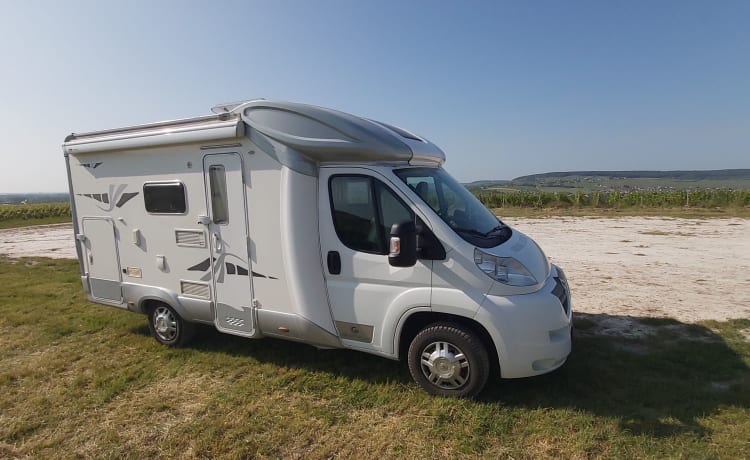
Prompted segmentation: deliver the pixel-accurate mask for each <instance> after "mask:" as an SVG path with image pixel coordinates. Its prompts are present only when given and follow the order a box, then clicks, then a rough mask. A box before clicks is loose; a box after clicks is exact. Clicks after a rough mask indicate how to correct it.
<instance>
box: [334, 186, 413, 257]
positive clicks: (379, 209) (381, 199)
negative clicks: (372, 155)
mask: <svg viewBox="0 0 750 460" xmlns="http://www.w3.org/2000/svg"><path fill="white" fill-rule="evenodd" d="M329 191H330V194H331V211H332V215H333V225H334V227H335V229H336V234H337V235H338V237H339V240H341V242H342V243H344V245H345V246H346V247H348V248H350V249H354V250H355V251H361V252H369V253H373V254H387V253H388V239H389V238H390V232H391V226H392V225H393V224H397V223H402V222H405V221H412V222H413V221H414V213H413V212H412V210H411V209H409V207H408V206H406V205H405V204H404V203H403V202H402V201H401V199H400V198H398V197H397V196H396V195H395V194H394V193H393V191H391V189H390V188H388V186H386V185H385V184H383V183H382V182H380V181H379V180H376V179H374V178H372V177H369V176H355V175H352V176H342V175H338V176H333V177H332V178H331V181H330V187H329Z"/></svg>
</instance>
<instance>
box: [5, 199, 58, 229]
mask: <svg viewBox="0 0 750 460" xmlns="http://www.w3.org/2000/svg"><path fill="white" fill-rule="evenodd" d="M66 221H67V222H69V221H70V204H68V203H41V204H19V205H0V228H4V227H15V226H19V227H20V226H24V225H29V224H51V223H58V222H66Z"/></svg>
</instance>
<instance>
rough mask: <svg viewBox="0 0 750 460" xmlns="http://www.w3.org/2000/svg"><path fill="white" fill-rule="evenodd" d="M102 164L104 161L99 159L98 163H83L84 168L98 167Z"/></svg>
mask: <svg viewBox="0 0 750 460" xmlns="http://www.w3.org/2000/svg"><path fill="white" fill-rule="evenodd" d="M100 164H102V162H101V161H98V162H96V163H81V166H83V167H84V168H90V169H96V168H98V167H99V165H100Z"/></svg>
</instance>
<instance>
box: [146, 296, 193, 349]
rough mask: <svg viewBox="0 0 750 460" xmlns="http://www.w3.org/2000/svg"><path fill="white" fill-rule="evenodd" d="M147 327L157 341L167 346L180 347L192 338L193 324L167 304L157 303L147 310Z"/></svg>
mask: <svg viewBox="0 0 750 460" xmlns="http://www.w3.org/2000/svg"><path fill="white" fill-rule="evenodd" d="M148 329H149V330H150V331H151V335H152V336H153V338H155V339H156V341H157V342H159V343H161V344H162V345H167V346H169V347H180V346H183V345H185V344H187V343H188V342H189V341H190V339H192V338H193V335H194V333H195V325H193V324H192V323H189V322H187V321H185V320H184V319H182V318H181V317H180V315H178V314H177V312H176V311H174V309H173V308H172V307H170V306H169V305H167V304H163V303H160V304H157V305H156V306H155V307H154V308H152V309H151V310H150V311H149V314H148Z"/></svg>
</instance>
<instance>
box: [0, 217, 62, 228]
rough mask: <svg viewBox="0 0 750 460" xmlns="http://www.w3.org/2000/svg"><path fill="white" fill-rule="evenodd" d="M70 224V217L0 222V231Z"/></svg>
mask: <svg viewBox="0 0 750 460" xmlns="http://www.w3.org/2000/svg"><path fill="white" fill-rule="evenodd" d="M70 222H72V221H71V220H70V216H52V217H41V218H31V219H10V220H0V230H1V229H5V228H19V227H31V226H33V225H49V224H64V223H70Z"/></svg>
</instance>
